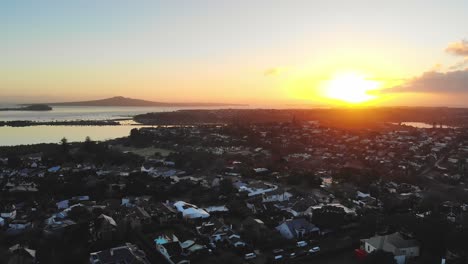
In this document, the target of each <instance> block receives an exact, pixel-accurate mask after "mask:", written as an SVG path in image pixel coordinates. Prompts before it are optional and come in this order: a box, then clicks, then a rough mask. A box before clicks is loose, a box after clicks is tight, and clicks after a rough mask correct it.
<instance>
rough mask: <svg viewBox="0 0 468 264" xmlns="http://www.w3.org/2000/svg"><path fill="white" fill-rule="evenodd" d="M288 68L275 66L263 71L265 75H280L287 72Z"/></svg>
mask: <svg viewBox="0 0 468 264" xmlns="http://www.w3.org/2000/svg"><path fill="white" fill-rule="evenodd" d="M286 70H287V69H286V68H285V67H274V68H269V69H266V70H265V71H264V72H263V75H265V76H278V75H280V74H282V73H284V72H286Z"/></svg>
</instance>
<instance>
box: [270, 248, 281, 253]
mask: <svg viewBox="0 0 468 264" xmlns="http://www.w3.org/2000/svg"><path fill="white" fill-rule="evenodd" d="M272 252H273V254H279V253H283V252H284V249H282V248H277V249H273V251H272Z"/></svg>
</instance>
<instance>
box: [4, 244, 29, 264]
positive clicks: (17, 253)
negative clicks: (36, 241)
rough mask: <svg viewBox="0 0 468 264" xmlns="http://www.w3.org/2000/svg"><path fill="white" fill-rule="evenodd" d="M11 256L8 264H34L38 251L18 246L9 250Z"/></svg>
mask: <svg viewBox="0 0 468 264" xmlns="http://www.w3.org/2000/svg"><path fill="white" fill-rule="evenodd" d="M8 251H9V252H10V254H11V256H10V258H9V259H8V263H21V264H33V263H36V250H33V249H29V248H26V247H24V246H21V245H20V244H16V245H14V246H12V247H10V248H9V249H8Z"/></svg>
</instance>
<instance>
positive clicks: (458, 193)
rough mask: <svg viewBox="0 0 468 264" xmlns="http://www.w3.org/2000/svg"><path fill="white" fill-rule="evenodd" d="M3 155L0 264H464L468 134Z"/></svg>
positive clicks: (364, 134) (40, 148)
mask: <svg viewBox="0 0 468 264" xmlns="http://www.w3.org/2000/svg"><path fill="white" fill-rule="evenodd" d="M0 155H1V159H0V168H1V170H0V180H1V185H0V188H1V190H2V192H1V196H2V198H1V202H0V226H1V231H0V238H1V240H0V241H1V248H0V254H1V257H0V259H1V260H0V263H50V264H53V263H92V264H98V263H99V264H105V263H171V264H182V263H222V262H226V263H256V264H257V263H398V264H406V263H408V264H417V263H421V264H428V263H442V264H443V263H455V264H456V263H468V262H467V261H468V254H467V252H468V248H467V247H466V239H467V238H468V235H467V234H468V225H467V224H468V222H467V221H466V219H468V218H467V216H468V195H467V194H468V192H467V189H466V187H465V184H466V183H468V181H467V180H468V178H467V170H468V168H466V166H465V164H466V161H467V159H468V133H467V131H465V130H463V129H454V128H438V127H433V128H415V127H411V126H405V125H399V124H382V126H381V127H380V128H379V129H364V130H344V129H340V128H333V127H327V126H322V125H321V124H320V123H319V122H296V121H294V120H293V121H291V122H282V123H268V124H265V123H263V124H250V125H236V124H231V125H198V126H160V127H152V128H150V127H148V128H140V129H136V128H135V129H133V130H132V132H131V134H130V135H129V137H125V138H119V139H115V140H110V141H104V142H95V141H92V140H91V139H88V140H87V141H86V142H84V143H68V142H66V141H62V142H61V143H60V144H45V145H36V146H34V145H33V146H24V147H4V148H2V152H1V154H0ZM388 260H390V261H391V262H385V261H388ZM392 261H394V262H392Z"/></svg>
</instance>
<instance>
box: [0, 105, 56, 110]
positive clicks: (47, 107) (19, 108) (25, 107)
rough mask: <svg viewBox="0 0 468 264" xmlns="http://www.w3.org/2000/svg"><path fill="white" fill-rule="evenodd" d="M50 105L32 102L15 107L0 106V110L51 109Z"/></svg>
mask: <svg viewBox="0 0 468 264" xmlns="http://www.w3.org/2000/svg"><path fill="white" fill-rule="evenodd" d="M51 110H52V107H50V106H49V105H46V104H32V105H26V106H21V107H17V108H0V111H51Z"/></svg>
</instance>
